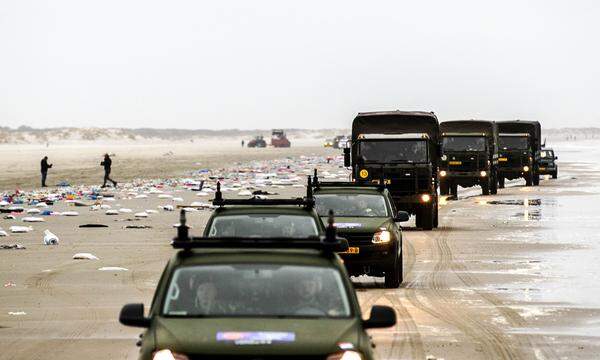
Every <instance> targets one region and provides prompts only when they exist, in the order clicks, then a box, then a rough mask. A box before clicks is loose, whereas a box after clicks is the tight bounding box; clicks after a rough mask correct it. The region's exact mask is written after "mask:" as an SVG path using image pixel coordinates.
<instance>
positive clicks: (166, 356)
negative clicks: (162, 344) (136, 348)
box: [152, 349, 189, 360]
mask: <svg viewBox="0 0 600 360" xmlns="http://www.w3.org/2000/svg"><path fill="white" fill-rule="evenodd" d="M152 360H189V358H188V357H187V356H186V355H183V354H177V353H174V352H171V350H167V349H165V350H159V351H157V352H155V353H154V355H153V356H152Z"/></svg>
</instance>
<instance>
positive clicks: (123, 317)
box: [119, 304, 150, 327]
mask: <svg viewBox="0 0 600 360" xmlns="http://www.w3.org/2000/svg"><path fill="white" fill-rule="evenodd" d="M119 322H120V323H121V324H123V325H125V326H134V327H149V326H150V318H147V317H145V316H144V304H127V305H125V306H123V308H122V309H121V313H120V314H119Z"/></svg>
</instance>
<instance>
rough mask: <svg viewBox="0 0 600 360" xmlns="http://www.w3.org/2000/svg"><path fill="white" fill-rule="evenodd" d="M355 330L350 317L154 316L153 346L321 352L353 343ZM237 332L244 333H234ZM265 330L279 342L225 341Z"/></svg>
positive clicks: (211, 350)
mask: <svg viewBox="0 0 600 360" xmlns="http://www.w3.org/2000/svg"><path fill="white" fill-rule="evenodd" d="M359 329H360V323H359V320H357V319H353V318H352V319H325V318H321V319H298V318H293V319H292V318H290V319H265V318H228V319H227V318H195V319H194V318H188V319H177V318H157V319H156V327H155V336H156V348H157V349H164V348H166V349H170V350H172V351H175V352H179V353H183V354H190V355H193V354H211V355H227V354H232V353H235V354H236V355H257V354H261V355H277V354H279V355H281V354H286V355H324V354H330V353H334V352H336V351H339V349H340V348H339V346H338V345H337V344H338V343H339V342H349V343H352V344H354V345H355V346H357V345H358V342H359V336H358V331H359ZM239 332H243V333H246V334H245V335H240V334H234V333H239ZM265 332H270V333H271V335H272V333H273V332H278V333H283V334H280V336H281V341H273V342H271V343H270V344H257V343H254V342H250V343H244V341H243V340H242V341H238V343H236V342H234V341H232V340H227V339H231V338H232V337H235V336H241V338H242V339H244V338H245V339H249V338H257V337H259V338H260V337H261V335H262V336H267V335H269V334H264V333H265ZM248 333H250V334H248ZM261 333H262V334H261Z"/></svg>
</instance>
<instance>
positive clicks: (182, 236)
mask: <svg viewBox="0 0 600 360" xmlns="http://www.w3.org/2000/svg"><path fill="white" fill-rule="evenodd" d="M186 223H187V219H186V216H185V210H183V209H181V212H180V213H179V226H178V227H177V240H178V241H188V240H189V239H190V238H189V229H190V228H189V227H188V226H187V225H186Z"/></svg>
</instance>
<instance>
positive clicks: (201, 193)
mask: <svg viewBox="0 0 600 360" xmlns="http://www.w3.org/2000/svg"><path fill="white" fill-rule="evenodd" d="M196 196H208V192H206V191H199V192H198V193H197V194H196Z"/></svg>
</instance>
